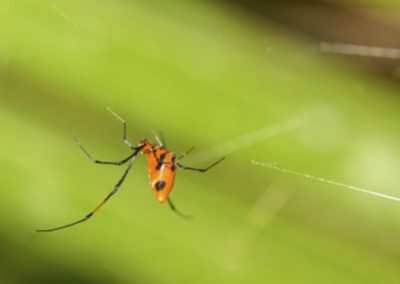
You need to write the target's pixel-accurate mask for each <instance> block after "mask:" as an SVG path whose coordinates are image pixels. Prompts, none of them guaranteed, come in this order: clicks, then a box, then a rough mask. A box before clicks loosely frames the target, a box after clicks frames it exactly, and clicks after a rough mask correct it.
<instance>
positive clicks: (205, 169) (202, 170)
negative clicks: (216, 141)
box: [177, 157, 225, 173]
mask: <svg viewBox="0 0 400 284" xmlns="http://www.w3.org/2000/svg"><path fill="white" fill-rule="evenodd" d="M224 159H225V157H223V158H221V159H219V160H218V161H216V162H215V163H213V164H211V165H209V166H208V167H206V168H192V167H188V166H184V165H182V164H181V163H177V165H178V167H180V168H182V169H184V170H190V171H197V172H202V173H204V172H206V171H208V170H209V169H211V168H212V167H214V166H216V165H217V164H219V163H220V162H222V161H223V160H224Z"/></svg>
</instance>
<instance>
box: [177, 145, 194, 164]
mask: <svg viewBox="0 0 400 284" xmlns="http://www.w3.org/2000/svg"><path fill="white" fill-rule="evenodd" d="M194 148H195V147H194V146H193V147H192V148H190V149H189V150H187V151H185V152H183V153H182V154H180V155H179V156H178V158H177V160H178V161H179V160H180V159H182V158H184V157H185V156H186V155H187V154H189V153H190V152H192V151H193V150H194Z"/></svg>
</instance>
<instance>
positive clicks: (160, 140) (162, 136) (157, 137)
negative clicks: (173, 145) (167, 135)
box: [151, 130, 167, 147]
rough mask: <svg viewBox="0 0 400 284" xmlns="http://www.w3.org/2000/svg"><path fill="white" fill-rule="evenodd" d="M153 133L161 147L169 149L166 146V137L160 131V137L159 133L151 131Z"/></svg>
mask: <svg viewBox="0 0 400 284" xmlns="http://www.w3.org/2000/svg"><path fill="white" fill-rule="evenodd" d="M151 132H152V133H153V135H154V138H155V139H156V141H157V144H158V145H160V146H161V147H167V146H166V145H165V139H164V135H163V133H162V132H161V131H158V133H159V136H158V135H157V133H156V132H155V131H154V130H151Z"/></svg>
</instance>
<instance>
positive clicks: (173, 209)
mask: <svg viewBox="0 0 400 284" xmlns="http://www.w3.org/2000/svg"><path fill="white" fill-rule="evenodd" d="M167 201H168V205H169V208H171V210H172V211H174V212H175V213H176V214H178V215H179V216H181V217H183V218H191V217H192V216H190V215H186V214H184V213H182V212H181V211H179V210H178V209H176V207H175V205H174V203H172V200H171V198H169V197H168V199H167Z"/></svg>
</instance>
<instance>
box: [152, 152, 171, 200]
mask: <svg viewBox="0 0 400 284" xmlns="http://www.w3.org/2000/svg"><path fill="white" fill-rule="evenodd" d="M147 169H148V171H149V181H150V185H151V187H152V189H153V191H154V193H155V195H156V198H157V200H158V202H160V203H163V202H165V201H166V200H167V198H168V195H169V193H170V192H171V190H172V187H173V185H174V180H175V170H176V166H175V154H174V153H171V152H169V151H167V150H165V149H162V148H159V149H157V150H156V151H155V152H151V153H148V154H147Z"/></svg>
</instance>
